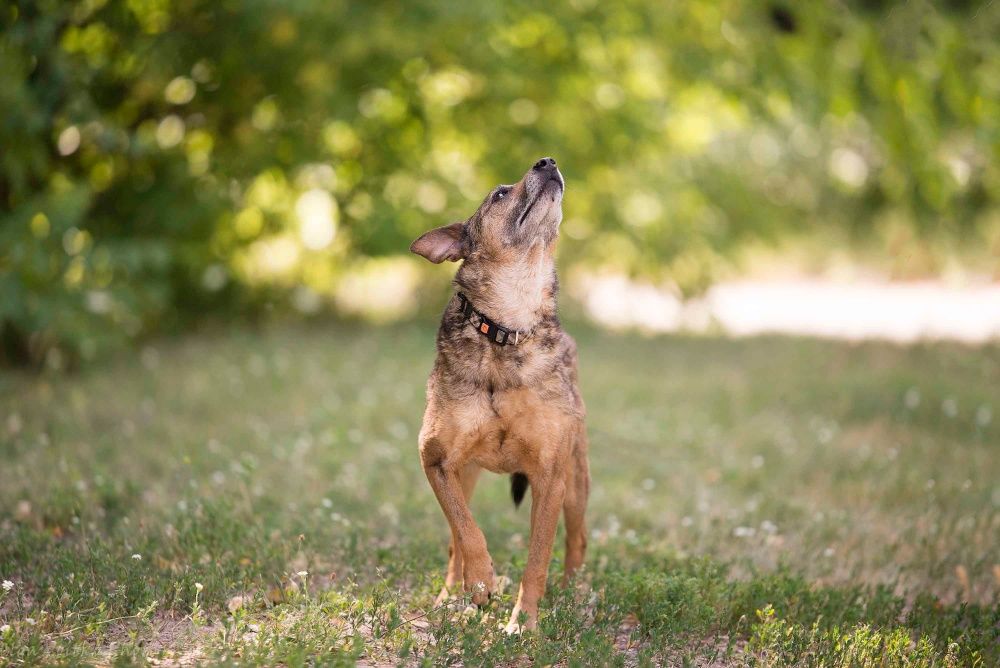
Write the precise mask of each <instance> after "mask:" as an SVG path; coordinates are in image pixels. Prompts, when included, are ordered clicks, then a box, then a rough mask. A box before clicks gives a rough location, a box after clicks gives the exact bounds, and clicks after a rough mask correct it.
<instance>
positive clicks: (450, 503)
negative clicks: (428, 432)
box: [420, 439, 493, 605]
mask: <svg viewBox="0 0 1000 668" xmlns="http://www.w3.org/2000/svg"><path fill="white" fill-rule="evenodd" d="M444 452H445V450H444V449H443V448H442V447H441V444H440V443H439V442H437V441H436V439H429V440H428V441H427V442H425V443H422V444H421V447H420V458H421V462H422V463H423V467H424V473H425V474H426V475H427V480H428V482H430V484H431V489H433V490H434V495H435V496H436V497H437V500H438V503H439V504H441V510H442V511H443V512H444V516H445V519H447V520H448V524H449V526H450V527H451V533H452V541H453V542H457V545H455V546H454V547H456V548H457V549H459V550H461V555H462V556H461V564H462V580H463V583H464V585H465V591H467V592H469V593H471V594H472V602H473V603H475V604H476V605H485V604H486V602H487V601H488V600H489V597H490V594H492V593H493V560H492V559H491V558H490V553H489V551H488V550H487V549H486V537H485V536H483V532H482V531H481V530H480V529H479V527H478V526H477V525H476V521H475V520H474V519H473V518H472V512H471V511H470V510H469V504H468V502H467V501H466V495H465V492H464V491H463V489H462V478H461V476H460V475H459V471H460V470H461V469H462V465H461V464H460V463H459V464H452V463H451V462H449V460H448V459H447V458H446V457H444V456H443V453H444Z"/></svg>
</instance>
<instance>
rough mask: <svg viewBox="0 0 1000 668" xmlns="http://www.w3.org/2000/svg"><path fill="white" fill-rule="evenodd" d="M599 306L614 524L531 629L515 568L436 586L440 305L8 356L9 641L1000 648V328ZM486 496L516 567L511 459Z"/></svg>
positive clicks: (18, 649) (554, 657)
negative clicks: (415, 319)
mask: <svg viewBox="0 0 1000 668" xmlns="http://www.w3.org/2000/svg"><path fill="white" fill-rule="evenodd" d="M573 329H574V330H575V333H576V334H577V338H578V340H579V342H580V348H581V350H580V356H581V365H582V383H583V391H584V396H585V398H586V400H587V403H588V408H589V418H588V423H589V428H590V434H591V467H592V473H593V478H594V484H593V495H592V498H591V503H590V508H589V513H588V518H589V524H590V530H591V541H590V545H591V549H590V552H589V554H588V560H587V567H586V570H585V572H584V574H583V576H582V577H581V578H580V580H579V581H578V582H577V583H576V585H575V586H574V587H571V588H569V589H560V588H559V587H553V588H552V589H551V590H550V593H549V594H548V596H547V597H546V599H545V601H544V604H543V610H542V615H543V616H542V619H541V622H540V630H539V631H538V632H537V633H534V634H530V635H526V636H524V637H520V638H508V637H505V636H504V634H503V633H502V632H501V631H500V629H499V624H500V622H502V621H506V620H505V616H506V615H507V614H508V613H509V610H510V608H511V605H512V601H511V600H510V591H508V593H507V594H506V595H505V596H502V597H500V598H499V600H497V601H496V602H495V603H494V604H493V607H492V608H491V609H487V610H486V611H485V612H473V611H465V610H464V607H465V606H464V604H461V603H460V604H458V605H457V606H453V607H449V608H442V609H432V602H433V600H434V596H435V594H436V593H437V591H438V590H439V588H440V586H441V584H442V579H443V574H444V563H445V551H446V549H445V548H446V541H447V531H446V525H445V522H444V519H443V517H442V515H441V513H440V510H439V509H438V507H437V505H436V502H435V500H434V498H433V495H432V493H431V491H430V488H429V487H428V485H427V483H426V481H425V479H424V476H423V472H422V471H421V469H420V466H419V462H418V457H417V451H416V434H417V431H418V429H419V426H420V417H421V414H422V410H423V385H424V381H425V379H426V375H427V373H428V371H429V369H430V365H431V361H432V356H433V331H432V329H431V328H428V327H417V326H407V327H402V328H397V329H362V328H355V327H351V326H347V325H330V324H322V325H314V326H311V327H305V326H300V327H284V328H277V329H268V330H264V331H262V332H251V331H248V330H239V331H235V332H232V333H228V334H212V335H202V336H192V337H189V338H185V339H181V340H178V341H163V342H156V343H154V344H152V345H150V346H149V347H147V348H145V349H144V350H142V351H141V352H140V353H136V354H134V355H126V356H123V357H121V358H119V359H115V360H111V361H108V362H106V363H104V364H102V365H100V366H96V367H93V368H91V369H89V370H87V371H85V372H83V373H81V374H79V375H75V376H68V377H65V376H62V377H61V376H40V377H39V376H26V375H20V374H13V373H10V372H6V373H5V374H4V375H3V376H2V380H0V392H2V394H0V456H2V468H0V578H2V579H5V580H10V581H11V582H12V583H13V585H14V586H13V588H11V589H10V591H7V592H3V591H2V590H0V596H2V599H0V624H2V625H6V626H7V627H9V628H7V630H5V631H3V632H2V634H0V664H8V663H10V664H21V663H38V662H44V663H52V662H64V663H78V662H118V663H126V664H130V663H142V662H144V661H148V660H155V659H162V660H167V661H168V662H169V661H177V662H184V661H200V662H219V663H249V664H258V663H282V664H287V665H300V664H303V663H324V664H338V663H343V664H352V663H355V662H357V661H361V662H368V663H390V664H392V663H419V662H423V663H426V664H428V665H438V664H442V663H447V662H452V663H462V664H474V665H490V664H518V665H523V664H526V663H528V664H539V665H542V664H551V663H564V664H570V665H576V664H624V665H636V664H639V665H645V664H659V663H669V664H676V665H686V664H687V665H762V666H786V665H791V664H801V665H830V666H896V665H898V666H911V665H916V666H920V665H938V666H951V665H956V666H958V665H962V666H965V665H970V666H971V665H982V666H993V665H997V664H998V662H1000V607H998V599H1000V565H998V564H1000V425H998V422H1000V416H998V415H997V413H998V412H1000V394H998V388H1000V348H998V347H997V346H990V347H983V348H966V347H961V346H957V345H946V344H939V345H921V346H916V347H906V348H901V347H894V346H891V345H888V344H876V343H871V344H863V345H854V344H844V343H833V342H822V341H814V340H799V339H788V338H777V337H775V338H760V339H753V340H744V341H730V340H724V339H707V338H685V337H667V338H657V339H643V338H640V337H618V336H613V335H609V334H601V333H598V332H595V331H590V330H586V329H581V328H573ZM473 511H474V513H475V514H476V516H477V518H478V520H479V522H480V524H481V526H482V527H483V530H484V532H485V533H486V536H487V540H488V541H489V545H490V549H491V552H492V554H493V557H494V561H495V564H496V566H497V569H498V571H499V572H500V573H502V574H506V575H507V576H509V577H510V578H512V579H513V580H514V582H515V583H516V582H517V580H518V578H519V576H520V573H521V571H522V569H523V567H524V561H525V551H526V550H525V542H526V537H527V531H528V524H527V522H528V512H527V509H526V508H521V510H520V511H515V510H514V509H513V507H512V505H511V503H510V500H509V497H508V481H507V480H506V479H505V478H501V477H498V476H490V475H487V476H484V477H483V479H482V481H481V482H480V486H479V489H478V490H477V494H476V497H475V499H474V501H473ZM133 555H138V556H133ZM560 559H561V543H560V544H559V545H558V546H557V550H556V559H555V561H554V563H553V571H552V572H553V574H557V573H558V571H559V568H560V563H559V561H560ZM303 573H308V575H304V574H303ZM237 597H240V598H237ZM29 620H30V621H29Z"/></svg>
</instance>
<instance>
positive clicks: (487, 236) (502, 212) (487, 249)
mask: <svg viewBox="0 0 1000 668" xmlns="http://www.w3.org/2000/svg"><path fill="white" fill-rule="evenodd" d="M564 189H565V183H564V182H563V177H562V174H560V173H559V169H558V168H557V167H556V161H555V160H553V159H552V158H542V159H541V160H539V161H538V162H536V163H535V164H534V165H532V167H531V169H529V170H528V171H527V173H525V175H524V176H523V177H522V178H521V180H520V181H518V182H517V183H515V184H514V185H511V186H506V185H500V186H497V187H496V188H494V189H493V190H492V191H490V193H489V194H488V195H487V196H486V199H484V200H483V203H482V204H480V205H479V208H478V209H477V210H476V212H475V213H474V214H472V216H471V217H470V218H469V219H468V220H465V221H462V222H458V223H452V224H451V225H445V226H444V227H439V228H437V229H434V230H431V231H430V232H427V233H425V234H423V235H421V236H420V238H418V239H417V240H416V241H414V242H413V243H412V244H411V245H410V250H411V251H412V252H414V253H416V254H417V255H422V256H424V257H425V258H427V259H428V260H430V261H431V262H434V263H438V262H443V261H444V260H450V261H452V262H457V261H458V260H472V259H475V258H477V257H482V258H489V259H491V260H493V261H496V260H499V259H502V258H504V257H512V258H516V257H518V255H519V254H522V253H524V252H527V250H528V249H529V248H531V246H532V245H533V244H534V243H536V242H538V241H541V242H542V243H543V244H544V245H545V246H551V244H552V242H554V241H555V239H556V237H557V236H558V234H559V223H560V221H561V220H562V196H563V190H564Z"/></svg>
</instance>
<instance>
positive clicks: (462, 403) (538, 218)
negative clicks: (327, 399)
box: [410, 158, 590, 633]
mask: <svg viewBox="0 0 1000 668" xmlns="http://www.w3.org/2000/svg"><path fill="white" fill-rule="evenodd" d="M564 191H565V181H564V180H563V177H562V174H561V173H560V172H559V169H558V168H557V167H556V161H555V160H553V159H552V158H542V159H541V160H539V161H537V162H536V163H535V164H534V165H532V167H531V168H530V169H529V170H528V171H527V173H526V174H525V175H524V177H523V178H522V179H521V180H520V181H518V182H517V183H516V184H514V185H500V186H497V187H496V188H494V189H493V190H492V191H491V192H490V193H489V194H488V195H487V196H486V198H485V199H484V200H483V202H482V204H480V205H479V208H478V209H477V210H476V212H475V213H474V214H473V215H472V216H471V217H470V218H469V219H468V220H465V221H461V222H457V223H453V224H451V225H446V226H444V227H439V228H437V229H433V230H431V231H429V232H427V233H425V234H423V235H422V236H421V237H419V238H418V239H417V240H416V241H414V242H413V244H412V245H411V246H410V250H411V251H412V252H414V253H416V254H418V255H421V256H423V257H424V258H426V259H428V260H430V261H431V262H434V263H440V262H443V261H445V260H448V261H451V262H458V261H461V262H462V265H461V267H459V269H458V272H457V273H456V275H455V279H454V285H455V287H456V292H455V294H454V295H453V296H452V297H451V299H450V301H449V302H448V305H447V307H446V308H445V312H444V315H443V317H442V318H441V326H440V328H439V329H438V334H437V358H436V360H435V362H434V368H433V370H432V371H431V375H430V378H429V379H428V381H427V406H426V410H425V412H424V417H423V425H422V426H421V429H420V436H419V446H420V461H421V464H422V465H423V469H424V472H425V473H426V475H427V480H428V481H429V482H430V485H431V488H432V489H433V490H434V494H435V495H436V496H437V500H438V502H439V503H440V505H441V509H442V510H443V511H444V516H445V518H446V519H447V520H448V524H449V526H450V528H451V542H450V544H449V547H448V570H447V575H446V577H445V583H444V588H443V589H442V591H441V594H440V596H439V597H438V603H439V604H440V602H442V601H444V600H446V599H447V598H448V597H449V596H451V595H453V594H454V592H455V591H456V589H457V587H458V585H459V583H463V585H464V589H465V591H466V592H469V593H471V595H472V601H473V602H474V603H475V604H477V605H479V606H484V605H486V604H487V602H488V600H489V598H490V596H491V595H492V594H493V592H494V587H495V583H494V572H493V561H492V559H491V558H490V554H489V552H488V551H487V547H486V539H485V538H484V536H483V532H482V531H481V530H480V529H479V527H478V526H477V525H476V522H475V520H474V519H473V517H472V514H471V512H470V511H469V499H470V497H471V496H472V492H473V488H474V487H475V484H476V480H477V479H478V477H479V474H480V471H481V470H482V469H487V470H489V471H492V472H494V473H501V474H503V473H507V474H511V494H512V496H513V499H514V504H515V507H516V506H517V505H519V503H520V501H521V499H522V498H523V496H524V494H525V492H526V491H527V488H528V487H530V489H531V534H530V535H531V538H530V541H529V543H530V545H529V548H528V560H527V564H526V566H525V569H524V577H523V578H522V580H521V585H520V588H519V591H518V594H517V601H516V603H515V605H514V610H513V612H512V614H511V617H510V621H509V622H508V624H507V626H506V630H507V631H508V632H509V633H518V632H521V631H527V630H531V629H534V628H535V627H536V625H537V623H538V604H539V601H540V600H541V598H542V596H543V595H544V594H545V586H546V580H547V577H548V567H549V561H550V559H551V556H552V545H553V543H554V542H555V535H556V527H557V525H558V523H559V514H560V511H562V513H563V514H564V516H565V522H566V562H565V573H564V582H567V581H568V580H569V579H570V578H571V577H572V576H573V574H574V573H575V572H576V571H577V570H578V569H579V568H580V566H581V565H582V564H583V560H584V553H585V551H586V547H587V529H586V525H585V520H584V512H585V509H586V506H587V496H588V494H589V488H590V471H589V464H588V461H587V434H586V429H585V426H584V418H585V414H586V409H585V407H584V404H583V399H582V397H581V396H580V390H579V382H578V376H577V349H576V342H575V341H574V340H573V339H572V338H571V337H570V336H569V335H568V334H567V333H566V332H564V331H563V329H562V326H561V325H560V323H559V319H558V317H557V315H556V296H557V292H558V279H557V276H556V270H555V257H554V255H555V246H556V241H557V238H558V235H559V224H560V222H561V221H562V200H563V193H564Z"/></svg>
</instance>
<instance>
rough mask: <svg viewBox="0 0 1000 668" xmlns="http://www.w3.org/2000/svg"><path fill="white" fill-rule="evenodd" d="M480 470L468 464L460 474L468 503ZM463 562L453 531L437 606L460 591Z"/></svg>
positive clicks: (456, 537)
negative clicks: (446, 567)
mask: <svg viewBox="0 0 1000 668" xmlns="http://www.w3.org/2000/svg"><path fill="white" fill-rule="evenodd" d="M479 471H480V469H479V467H478V466H476V465H475V464H466V465H465V467H464V468H463V469H462V470H461V472H460V473H459V475H458V477H459V480H460V481H461V482H462V494H463V495H464V496H465V502H466V503H468V502H469V500H470V499H471V498H472V492H473V490H475V488H476V481H477V480H478V479H479ZM462 563H463V559H462V549H461V547H460V546H459V542H458V536H457V535H456V534H455V532H454V531H452V532H451V541H449V543H448V571H447V573H446V575H445V578H444V587H443V588H442V589H441V593H439V594H438V597H437V600H435V601H434V605H435V606H438V605H441V604H442V603H444V602H445V601H447V600H448V598H449V597H451V596H453V595H454V594H455V592H456V591H458V588H459V587H460V586H461V584H462Z"/></svg>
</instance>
